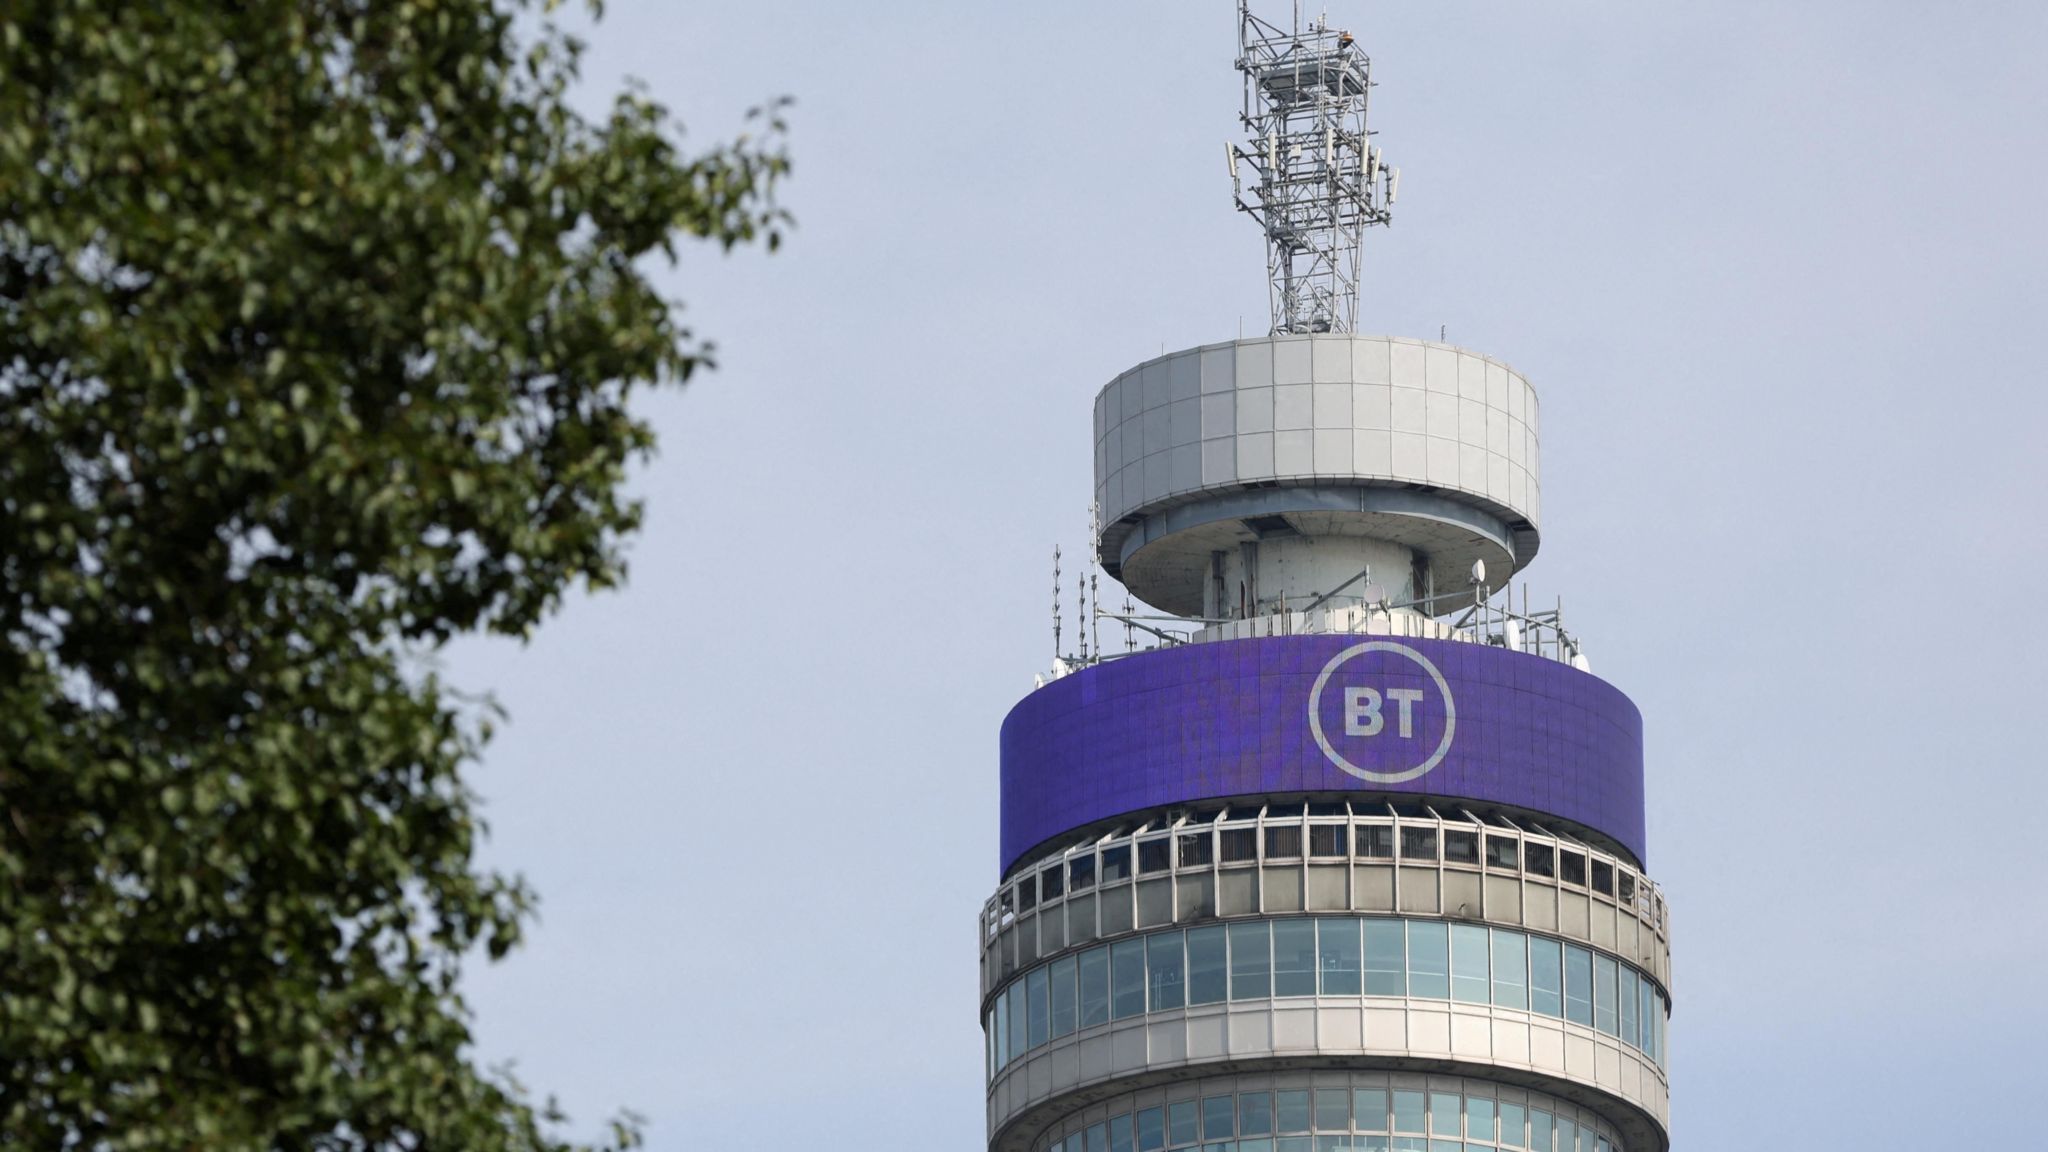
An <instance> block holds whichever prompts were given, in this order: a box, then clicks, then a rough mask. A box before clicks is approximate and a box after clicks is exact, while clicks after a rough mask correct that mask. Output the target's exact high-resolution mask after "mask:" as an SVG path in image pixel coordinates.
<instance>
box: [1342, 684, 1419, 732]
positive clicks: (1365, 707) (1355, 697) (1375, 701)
mask: <svg viewBox="0 0 2048 1152" xmlns="http://www.w3.org/2000/svg"><path fill="white" fill-rule="evenodd" d="M1386 699H1387V700H1392V701H1394V703H1395V704H1397V705H1399V707H1400V716H1401V720H1400V727H1399V729H1398V732H1399V734H1400V737H1401V739H1403V740H1407V739H1411V738H1413V737H1414V735H1415V702H1416V701H1417V700H1420V699H1422V690H1421V689H1420V688H1389V689H1387V691H1386ZM1383 703H1384V701H1382V699H1381V696H1380V691H1379V689H1377V688H1346V689H1345V690H1344V734H1345V735H1346V736H1377V735H1379V734H1380V729H1382V728H1385V727H1386V726H1387V720H1386V717H1384V716H1382V715H1380V708H1381V705H1382V704H1383Z"/></svg>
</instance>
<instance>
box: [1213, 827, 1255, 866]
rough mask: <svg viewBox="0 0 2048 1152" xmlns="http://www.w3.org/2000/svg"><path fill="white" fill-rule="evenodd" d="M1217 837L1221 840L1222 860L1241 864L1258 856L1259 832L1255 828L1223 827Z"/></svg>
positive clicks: (1226, 862) (1227, 862)
mask: <svg viewBox="0 0 2048 1152" xmlns="http://www.w3.org/2000/svg"><path fill="white" fill-rule="evenodd" d="M1216 835H1217V837H1218V838H1219V839H1221V840H1222V841H1223V862H1224V863H1225V864H1242V863H1244V862H1245V861H1247V860H1257V859H1258V858H1259V833H1258V829H1256V828H1225V829H1224V830H1223V831H1221V832H1218V833H1217V834H1216Z"/></svg>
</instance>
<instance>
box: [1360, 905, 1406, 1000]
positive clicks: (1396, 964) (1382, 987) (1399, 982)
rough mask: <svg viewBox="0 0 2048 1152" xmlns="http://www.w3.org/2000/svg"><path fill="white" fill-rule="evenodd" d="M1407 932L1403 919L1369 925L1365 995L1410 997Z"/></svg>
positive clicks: (1366, 929) (1378, 921) (1366, 935)
mask: <svg viewBox="0 0 2048 1152" xmlns="http://www.w3.org/2000/svg"><path fill="white" fill-rule="evenodd" d="M1407 952H1408V950H1407V933H1406V931H1405V930H1404V928H1403V925H1402V923H1401V921H1399V920H1367V921H1366V922H1365V994H1366V995H1367V996H1406V995H1407V994H1408V955H1407Z"/></svg>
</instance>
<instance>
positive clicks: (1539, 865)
mask: <svg viewBox="0 0 2048 1152" xmlns="http://www.w3.org/2000/svg"><path fill="white" fill-rule="evenodd" d="M1555 859H1556V850H1555V849H1553V848H1551V846H1550V845H1548V844H1538V843H1535V842H1534V841H1531V842H1529V843H1526V844H1523V845H1522V864H1523V866H1524V867H1526V868H1527V869H1528V870H1529V875H1531V876H1555V875H1557V865H1556V863H1555Z"/></svg>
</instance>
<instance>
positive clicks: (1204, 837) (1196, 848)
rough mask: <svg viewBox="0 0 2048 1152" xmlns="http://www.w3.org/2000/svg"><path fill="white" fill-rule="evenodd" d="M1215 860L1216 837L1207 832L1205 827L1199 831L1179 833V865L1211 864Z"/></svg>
mask: <svg viewBox="0 0 2048 1152" xmlns="http://www.w3.org/2000/svg"><path fill="white" fill-rule="evenodd" d="M1215 861H1216V838H1215V837H1213V836H1211V835H1210V834H1209V830H1208V829H1207V828H1204V829H1202V830H1201V831H1200V832H1183V833H1181V834H1180V866H1181V867H1183V868H1194V867H1197V866H1200V865H1207V864H1213V863H1215Z"/></svg>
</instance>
